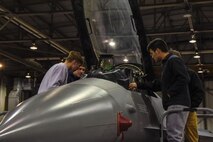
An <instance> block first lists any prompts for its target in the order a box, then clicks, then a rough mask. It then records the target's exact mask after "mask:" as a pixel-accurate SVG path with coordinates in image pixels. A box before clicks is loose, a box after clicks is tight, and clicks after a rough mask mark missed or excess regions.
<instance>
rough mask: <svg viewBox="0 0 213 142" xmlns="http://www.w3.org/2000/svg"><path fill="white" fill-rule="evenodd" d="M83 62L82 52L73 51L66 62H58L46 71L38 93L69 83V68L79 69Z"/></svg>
mask: <svg viewBox="0 0 213 142" xmlns="http://www.w3.org/2000/svg"><path fill="white" fill-rule="evenodd" d="M82 63H83V58H82V57H81V54H80V52H77V51H71V52H70V53H69V55H68V57H67V58H66V60H65V62H64V63H57V64H55V65H53V66H52V67H51V68H50V69H49V70H48V71H47V72H46V74H45V76H44V77H43V79H42V81H41V84H40V87H39V90H38V94H39V93H42V92H45V91H47V90H49V89H51V88H55V87H58V86H61V85H64V84H67V79H68V72H69V70H72V71H75V70H77V69H78V68H79V66H80V65H81V64H82Z"/></svg>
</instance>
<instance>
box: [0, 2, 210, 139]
mask: <svg viewBox="0 0 213 142" xmlns="http://www.w3.org/2000/svg"><path fill="white" fill-rule="evenodd" d="M80 2H83V3H82V5H81V6H82V7H83V14H82V15H84V17H81V16H82V15H78V16H77V18H76V19H77V22H79V21H80V22H83V23H84V24H82V23H78V25H80V28H81V29H80V33H81V34H80V35H81V40H82V44H83V45H84V44H85V43H90V42H91V45H92V47H91V48H89V50H88V49H87V48H88V47H89V46H87V45H90V44H86V45H84V47H85V48H84V50H85V53H91V52H94V55H95V57H97V58H98V60H99V65H100V66H99V68H98V69H95V70H93V71H91V72H90V73H89V74H88V76H87V77H86V78H85V79H81V80H78V81H75V82H72V83H70V84H67V85H63V86H61V87H58V88H54V89H52V90H49V91H47V92H44V93H41V94H37V95H35V96H33V97H32V98H30V99H28V100H26V101H24V102H22V103H20V104H19V105H18V106H17V107H16V108H15V109H14V110H12V111H10V112H8V113H7V114H6V115H5V117H4V119H3V120H2V122H1V124H0V142H15V141H18V142H59V141H62V142H85V141H87V142H100V141H101V142H122V141H124V142H142V141H143V142H148V141H150V142H159V141H160V138H162V136H164V133H163V135H161V133H160V130H161V129H160V125H161V126H162V125H163V124H162V123H161V122H162V121H161V120H162V115H163V114H164V110H163V107H162V103H161V98H160V97H159V96H158V94H157V93H154V92H150V91H146V90H145V91H142V92H140V91H137V90H136V91H130V90H128V84H129V82H131V81H133V80H134V79H141V77H142V79H143V77H144V76H146V74H145V73H144V72H143V69H142V68H141V66H142V65H143V64H142V61H141V57H142V56H141V48H140V44H139V40H138V39H139V38H138V35H137V31H136V28H135V23H134V19H133V18H132V11H131V8H130V5H129V0H90V1H88V0H85V1H80V0H72V4H73V6H74V11H76V8H77V7H79V5H78V6H75V4H76V3H77V4H79V3H80ZM80 13H81V12H77V13H76V12H75V14H80ZM78 18H82V19H79V20H78ZM85 19H86V20H85ZM84 26H85V28H83V27H84ZM82 29H86V31H83V30H82ZM84 33H86V34H87V35H84V36H82V35H83V34H84ZM87 37H89V38H88V41H86V40H87V39H86V38H87ZM90 49H91V50H92V51H91V50H90ZM90 51H91V52H90ZM103 54H104V56H102V55H103ZM91 55H92V54H90V55H86V56H88V57H86V60H87V61H88V62H90V63H92V61H93V60H92V59H93V58H91V59H90V57H92V56H91ZM106 55H107V56H106ZM109 55H110V56H109ZM111 55H112V56H111ZM99 57H104V59H103V60H102V59H100V58H99ZM102 61H103V62H102ZM163 129H165V128H164V127H163ZM163 129H162V130H163ZM165 135H166V134H165ZM164 139H165V136H164ZM164 139H163V140H164ZM212 140H213V136H212V134H211V133H208V132H206V133H205V137H204V136H202V137H200V142H210V141H212Z"/></svg>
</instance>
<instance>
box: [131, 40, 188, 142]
mask: <svg viewBox="0 0 213 142" xmlns="http://www.w3.org/2000/svg"><path fill="white" fill-rule="evenodd" d="M147 48H148V51H149V53H150V55H151V57H152V58H153V59H154V60H155V61H156V62H158V61H161V62H162V65H163V66H162V67H163V68H162V73H161V81H160V82H159V81H154V82H153V85H152V86H151V87H153V90H155V91H157V90H161V91H162V94H163V96H162V101H163V107H164V109H165V110H173V109H183V108H187V107H190V106H191V104H190V102H191V101H190V95H189V88H188V83H189V75H188V72H187V70H186V68H185V65H184V63H183V61H182V59H181V58H179V57H177V56H174V55H172V54H170V53H169V50H168V47H167V44H166V42H165V41H163V40H162V39H159V38H157V39H154V40H153V41H151V42H150V43H149V45H148V47H147ZM135 84H136V83H135ZM135 84H130V85H129V88H130V89H134V88H135ZM187 117H188V112H176V113H172V114H169V115H168V116H167V118H166V120H167V122H166V128H167V140H168V142H182V141H183V139H184V128H185V124H186V121H187Z"/></svg>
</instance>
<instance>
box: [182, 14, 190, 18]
mask: <svg viewBox="0 0 213 142" xmlns="http://www.w3.org/2000/svg"><path fill="white" fill-rule="evenodd" d="M183 17H184V18H189V17H192V15H191V14H184V15H183Z"/></svg>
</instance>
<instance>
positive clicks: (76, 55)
mask: <svg viewBox="0 0 213 142" xmlns="http://www.w3.org/2000/svg"><path fill="white" fill-rule="evenodd" d="M66 60H67V61H70V62H71V61H74V60H75V61H76V62H78V63H80V64H83V58H82V57H81V53H80V52H77V51H70V53H69V55H68V57H67V58H66Z"/></svg>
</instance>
